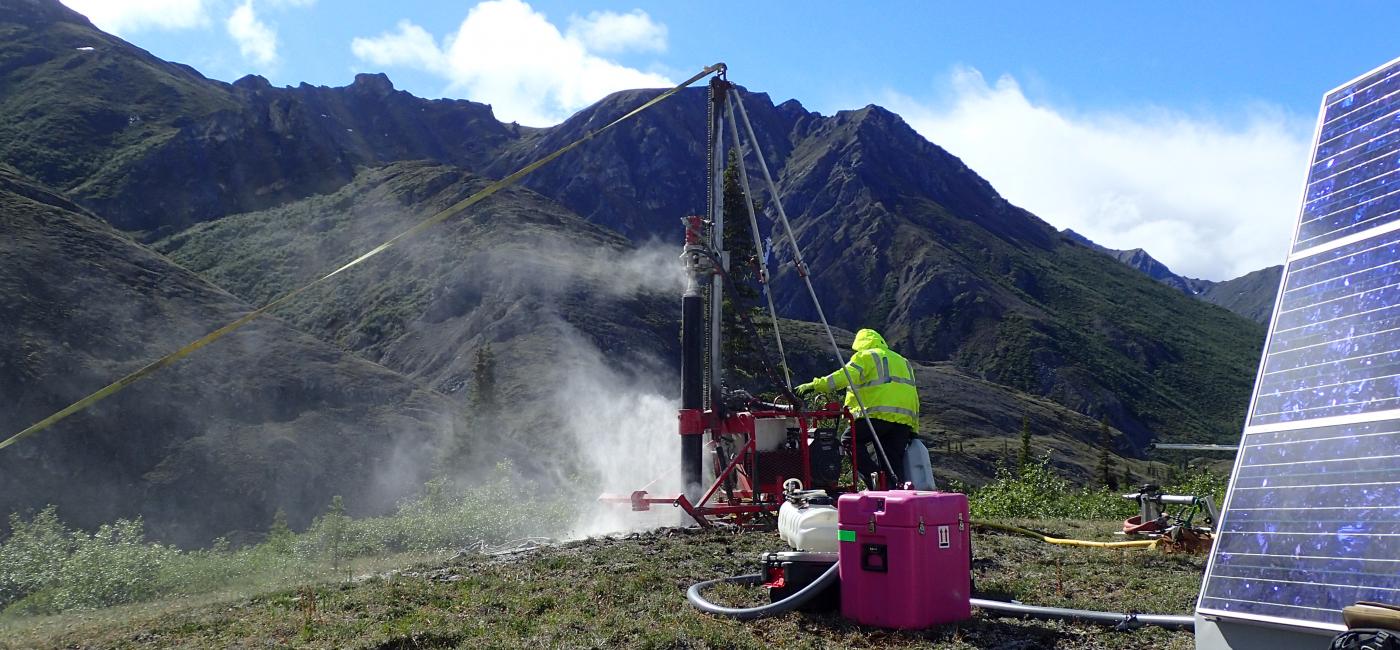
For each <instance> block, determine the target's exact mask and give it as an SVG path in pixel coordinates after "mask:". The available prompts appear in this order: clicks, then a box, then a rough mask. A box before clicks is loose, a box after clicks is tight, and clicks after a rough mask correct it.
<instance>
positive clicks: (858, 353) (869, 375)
mask: <svg viewBox="0 0 1400 650" xmlns="http://www.w3.org/2000/svg"><path fill="white" fill-rule="evenodd" d="M851 349H852V350H855V354H854V355H852V356H851V361H850V363H847V364H846V367H845V369H838V370H837V371H836V372H833V373H831V374H829V375H827V376H826V377H818V378H816V379H813V380H812V382H813V383H815V384H816V385H817V387H818V388H820V389H824V390H825V391H826V392H827V393H829V394H833V395H834V394H836V391H837V390H839V389H842V388H845V389H847V390H846V408H848V409H850V410H851V413H853V414H854V415H855V416H856V417H863V416H867V415H868V416H869V417H872V418H875V419H877V420H887V421H889V422H897V423H899V424H906V425H909V427H910V428H912V429H914V430H915V431H918V430H919V391H918V389H917V388H915V385H914V368H913V366H910V365H909V361H908V360H906V359H905V358H904V357H902V356H899V354H898V353H896V352H894V351H892V350H890V346H889V345H888V344H886V343H885V337H883V336H880V333H879V332H876V331H875V330H871V329H863V330H860V331H859V332H856V340H855V341H854V342H852V343H851ZM847 371H849V372H850V374H851V382H854V385H853V386H852V385H850V384H848V383H847V381H846V372H847ZM856 395H859V396H860V401H859V402H857V401H856ZM861 404H864V405H865V409H864V411H862V410H861V408H860V405H861Z"/></svg>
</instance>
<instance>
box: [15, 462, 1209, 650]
mask: <svg viewBox="0 0 1400 650" xmlns="http://www.w3.org/2000/svg"><path fill="white" fill-rule="evenodd" d="M1222 488H1223V484H1222V481H1221V480H1220V479H1219V478H1217V477H1214V476H1211V475H1208V474H1202V475H1199V476H1194V477H1190V478H1189V479H1187V480H1186V481H1184V482H1182V483H1181V484H1179V485H1176V486H1173V487H1171V488H1168V490H1169V491H1171V492H1177V493H1188V494H1212V495H1214V496H1216V497H1217V498H1218V497H1219V496H1220V495H1219V492H1220V491H1221V489H1222ZM534 492H535V490H533V489H532V488H531V487H530V486H529V485H528V484H522V483H520V481H519V479H518V478H515V476H514V474H513V473H512V471H511V468H510V467H509V466H502V467H501V468H499V469H498V471H497V473H496V475H495V476H494V478H489V479H487V480H482V481H479V482H477V483H474V484H472V485H471V486H467V487H454V486H453V485H452V484H450V483H447V482H444V481H434V482H431V483H429V484H428V485H426V486H425V487H424V490H423V491H422V493H421V494H420V495H419V496H417V497H415V498H413V499H410V500H407V501H405V502H404V503H403V504H402V505H401V506H400V507H399V510H398V512H397V513H395V514H394V515H392V516H387V517H373V518H364V519H352V518H350V517H348V516H346V515H345V514H344V509H343V506H341V504H340V503H339V500H338V499H337V500H336V501H335V502H333V503H332V506H331V508H330V509H329V510H328V511H327V512H326V514H324V515H322V516H321V517H319V518H317V520H316V521H315V522H314V524H313V525H312V527H311V528H310V529H308V530H307V531H305V532H302V533H293V532H292V531H290V530H289V529H287V528H286V526H285V523H280V524H275V525H274V529H273V530H272V531H270V532H269V534H268V535H267V538H266V540H265V541H263V542H262V543H260V544H257V545H254V546H251V547H246V548H242V549H236V550H234V549H229V548H228V547H227V545H226V544H216V545H215V546H214V547H213V548H210V549H205V550H200V551H181V550H179V549H176V548H173V547H169V546H163V545H160V544H150V543H146V542H144V540H143V538H142V533H141V527H140V522H139V521H135V522H133V521H118V522H116V523H115V524H110V525H107V526H103V527H102V528H101V529H99V530H98V531H97V532H95V533H87V532H84V531H80V530H71V529H68V528H67V527H66V526H65V525H64V524H63V523H62V522H61V521H59V519H58V517H57V515H56V513H55V512H54V511H53V510H52V509H47V510H45V511H43V512H41V513H39V514H38V515H36V516H35V517H33V518H31V519H29V520H25V519H23V518H20V517H12V519H11V522H12V527H13V529H14V532H13V534H12V535H11V536H10V538H9V539H7V540H6V541H5V542H4V544H0V606H4V611H3V614H0V648H3V647H10V646H9V645H7V644H13V645H14V646H15V647H31V646H79V647H85V646H97V647H152V646H156V647H159V646H167V645H175V646H202V647H225V646H230V645H240V644H241V645H247V644H273V645H293V646H298V647H458V646H461V647H473V646H477V645H481V644H487V645H491V646H493V647H497V646H500V645H503V644H504V645H506V646H513V647H518V646H526V645H544V646H547V647H614V646H626V647H759V646H771V645H779V646H783V645H786V646H791V647H824V646H838V647H845V646H869V647H906V646H911V645H917V644H922V643H928V642H933V643H934V644H935V646H936V647H947V648H963V647H987V645H988V644H992V647H1003V646H1002V645H996V644H1002V643H1005V642H1008V640H1009V639H1029V640H1030V641H1029V643H1031V644H1032V645H1022V646H1016V647H1056V648H1059V647H1064V648H1081V647H1082V648H1094V647H1144V646H1146V647H1189V645H1190V635H1189V634H1182V633H1176V634H1173V633H1169V632H1166V631H1162V630H1144V631H1139V632H1134V633H1131V634H1119V633H1113V632H1110V631H1109V630H1106V629H1103V628H1099V627H1094V626H1090V625H1077V624H1069V623H1063V622H1023V621H1016V620H1003V619H997V618H994V617H991V616H988V615H985V614H979V615H978V616H977V617H976V618H974V619H973V620H972V621H969V622H965V623H962V624H958V625H953V626H944V627H940V628H937V629H933V630H927V631H922V632H918V633H894V632H885V631H877V630H870V629H864V628H860V627H858V626H855V625H852V624H850V623H848V622H845V621H843V620H842V619H840V617H838V616H835V615H798V614H790V615H787V616H784V617H781V618H779V619H777V620H776V621H768V622H764V623H755V624H746V625H736V624H734V623H732V622H725V621H718V620H715V619H712V618H709V617H705V616H700V615H698V614H697V613H695V612H693V611H691V610H690V609H689V608H688V607H687V606H686V605H685V603H684V590H685V589H686V588H687V587H688V586H689V585H690V584H692V583H694V582H697V581H699V580H702V579H706V578H710V577H716V576H722V575H733V574H738V573H746V572H750V571H752V570H754V568H755V564H756V563H755V560H756V557H757V555H758V553H759V552H761V551H765V550H773V549H779V548H784V546H783V544H782V542H781V541H780V540H778V539H777V538H776V536H775V535H773V534H771V533H735V532H725V531H709V532H703V531H699V530H693V529H670V530H663V531H659V532H655V533H649V534H645V535H631V536H628V537H624V538H595V539H588V540H583V541H576V542H570V543H565V544H557V545H552V546H546V547H543V548H539V549H535V550H530V551H526V552H523V553H495V554H492V553H487V552H482V551H480V549H483V548H490V547H491V545H507V546H508V545H509V541H510V540H517V539H520V538H521V537H522V536H526V537H529V536H534V535H543V534H547V533H548V532H549V530H547V529H548V528H551V526H550V522H559V521H567V520H568V512H569V511H568V510H567V508H566V504H565V502H564V501H562V500H559V499H544V500H526V501H521V500H520V496H519V495H521V494H531V493H534ZM969 492H970V496H971V499H970V502H971V505H972V511H973V516H974V517H975V518H978V519H984V520H993V521H1002V522H1009V523H1011V524H1013V525H1017V526H1023V527H1029V528H1035V529H1038V530H1041V531H1043V532H1045V533H1047V534H1049V535H1051V536H1056V537H1069V538H1079V539H1113V535H1112V533H1113V532H1114V531H1115V530H1116V529H1117V527H1118V526H1119V524H1118V520H1120V519H1121V518H1123V517H1126V516H1127V515H1128V514H1131V511H1132V509H1133V505H1132V504H1131V503H1130V502H1128V501H1126V500H1124V499H1122V498H1121V497H1120V496H1118V495H1116V494H1114V493H1112V492H1110V491H1108V490H1107V489H1105V488H1093V487H1079V486H1073V485H1071V484H1070V483H1069V482H1068V481H1067V480H1065V479H1064V478H1062V477H1060V476H1059V475H1057V474H1056V473H1055V472H1054V470H1053V469H1052V468H1051V467H1050V466H1049V464H1048V461H1047V460H1046V459H1044V458H1042V459H1039V460H1033V461H1032V462H1030V463H1028V464H1027V465H1026V466H1024V467H1021V468H1019V469H1016V470H1011V469H1009V468H1002V469H1001V470H1000V471H999V473H998V476H997V478H996V480H994V481H992V482H991V483H989V484H988V485H986V486H983V487H981V488H977V489H974V490H969ZM464 547H469V548H476V549H478V551H476V552H465V551H462V552H455V551H454V550H455V549H461V548H464ZM974 554H975V559H974V563H973V569H974V580H975V584H976V588H977V591H978V595H980V596H982V597H986V598H992V599H1001V600H1006V599H1013V600H1020V601H1023V602H1027V603H1032V604H1043V605H1050V606H1059V607H1071V608H1084V609H1105V610H1111V611H1133V612H1160V613H1184V612H1189V611H1190V609H1191V604H1192V602H1193V600H1194V598H1195V593H1196V589H1197V587H1198V581H1199V576H1200V573H1201V569H1202V565H1203V558H1199V557H1190V556H1181V555H1162V554H1159V553H1158V552H1156V551H1141V550H1103V549H1083V548H1066V547H1059V546H1050V545H1046V544H1043V543H1041V542H1039V541H1036V540H1031V539H1026V538H1021V537H1008V536H1004V535H1001V534H998V533H995V532H984V531H981V530H979V531H978V532H977V534H976V536H975V538H974ZM404 567H408V568H407V569H405V568H404ZM713 596H715V597H717V598H718V599H720V600H722V601H724V602H729V603H731V604H744V603H750V604H753V603H757V602H760V601H761V600H762V598H763V593H762V592H761V590H757V589H751V588H741V587H727V588H720V589H716V591H715V594H713ZM138 601H140V602H138ZM109 605H117V606H115V607H110V606H109Z"/></svg>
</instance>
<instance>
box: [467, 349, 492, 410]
mask: <svg viewBox="0 0 1400 650" xmlns="http://www.w3.org/2000/svg"><path fill="white" fill-rule="evenodd" d="M497 404H498V402H497V401H496V356H495V355H494V354H492V353H491V344H490V343H484V344H482V346H481V347H479V348H477V349H476V361H475V362H473V363H472V396H471V405H472V408H474V409H476V410H477V411H480V412H488V413H489V412H494V411H495V409H496V405H497Z"/></svg>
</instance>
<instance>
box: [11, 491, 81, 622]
mask: <svg viewBox="0 0 1400 650" xmlns="http://www.w3.org/2000/svg"><path fill="white" fill-rule="evenodd" d="M72 549H73V543H72V541H71V539H70V533H69V531H68V529H67V528H65V527H64V526H63V523H62V522H60V521H59V520H58V511H57V509H56V508H55V507H54V506H49V507H47V508H44V509H43V510H42V511H40V512H39V514H37V515H34V518H33V519H31V520H29V521H25V520H24V519H22V518H21V517H20V516H19V515H17V514H13V515H10V538H9V539H8V540H6V541H5V543H4V544H3V545H0V609H3V608H4V607H5V606H6V605H8V604H10V603H11V602H14V601H16V600H19V599H21V598H23V597H24V596H25V595H27V594H30V593H34V592H36V591H39V590H41V589H43V588H45V587H47V586H50V585H53V584H57V582H58V580H59V574H60V572H61V571H62V569H63V561H64V559H66V558H67V557H68V555H69V554H70V553H71V552H72Z"/></svg>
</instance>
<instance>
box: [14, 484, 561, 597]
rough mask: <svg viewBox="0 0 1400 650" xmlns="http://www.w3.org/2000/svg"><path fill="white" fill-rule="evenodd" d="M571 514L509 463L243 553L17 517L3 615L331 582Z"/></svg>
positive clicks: (534, 531) (536, 528)
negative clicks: (376, 563) (361, 564)
mask: <svg viewBox="0 0 1400 650" xmlns="http://www.w3.org/2000/svg"><path fill="white" fill-rule="evenodd" d="M572 505H573V504H571V503H570V502H568V501H567V500H566V499H565V498H563V497H559V496H557V495H555V494H553V493H550V492H546V491H544V490H541V489H540V488H539V486H537V485H535V484H533V483H531V482H529V481H524V480H521V479H520V478H519V477H518V476H517V475H516V474H515V472H514V468H513V467H511V465H510V463H502V464H500V465H498V466H497V468H496V471H495V472H493V473H490V474H488V475H486V476H484V477H481V480H480V481H479V482H475V483H470V484H458V483H452V482H450V481H446V480H435V481H433V482H431V483H428V484H427V485H425V486H424V488H423V491H422V492H421V493H420V494H419V495H417V496H415V497H413V498H410V499H407V500H405V501H404V502H403V503H401V504H400V505H399V507H398V509H397V511H396V512H395V513H394V514H392V515H389V516H386V517H369V518H363V519H354V518H351V517H350V516H348V515H347V514H346V512H345V503H344V501H343V500H342V499H341V498H340V497H335V498H334V499H333V500H332V502H331V505H330V508H329V509H328V510H327V512H326V513H325V514H324V515H322V516H320V517H317V518H316V520H315V521H314V522H313V523H312V525H311V527H310V528H309V529H307V530H306V532H303V533H300V534H297V533H294V532H292V531H291V529H290V528H288V527H287V525H286V516H285V515H281V516H279V517H275V518H274V520H273V525H272V529H271V530H269V532H268V537H267V540H266V541H265V542H263V543H262V544H259V545H256V546H252V547H249V548H243V549H237V550H234V549H230V548H229V546H228V542H227V541H225V540H218V541H216V542H215V543H214V544H213V545H212V546H211V547H210V548H207V549H202V550H194V551H181V550H180V549H177V548H174V547H170V546H163V545H161V544H151V543H147V542H146V541H145V535H144V531H143V526H142V522H141V520H140V519H136V520H119V521H117V522H116V523H114V524H108V525H104V526H102V527H100V528H99V529H98V530H97V531H96V532H95V533H91V534H89V533H86V532H83V531H79V530H71V529H69V528H67V527H66V526H64V525H63V523H62V521H60V520H59V518H58V513H57V511H56V510H55V509H54V507H53V506H49V507H48V508H45V509H44V510H42V511H40V512H39V513H38V514H36V515H34V516H33V517H32V518H31V519H28V520H25V519H24V518H22V517H19V516H18V515H13V516H11V517H10V528H11V531H12V532H11V534H10V537H9V538H8V539H7V540H5V541H4V542H3V543H0V611H3V612H4V614H6V615H27V614H52V613H58V612H63V611H69V610H75V609H90V608H95V607H106V606H110V605H116V604H121V603H129V602H136V601H140V600H145V599H149V598H153V597H157V596H165V595H179V594H198V593H205V592H209V591H214V590H217V589H225V588H229V587H233V586H239V585H245V584H247V585H251V584H257V583H258V581H259V580H261V581H263V583H267V582H269V581H275V582H277V583H278V584H286V583H287V582H288V581H298V580H305V579H312V578H314V577H317V576H323V575H324V573H325V570H326V568H327V567H329V568H331V569H332V570H337V571H338V570H339V569H340V568H341V567H343V566H344V565H345V564H346V563H347V562H348V561H350V560H352V559H354V558H357V557H369V556H380V555H384V554H386V553H390V552H415V553H424V552H436V551H444V550H454V549H461V548H466V547H470V546H473V545H477V544H486V545H491V544H500V543H502V542H507V541H510V540H515V539H520V538H524V537H547V536H551V535H556V534H558V532H559V530H560V524H561V522H569V521H571V517H572V514H573V513H574V512H575V509H574V508H572V507H571V506H572ZM342 575H343V574H342Z"/></svg>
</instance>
